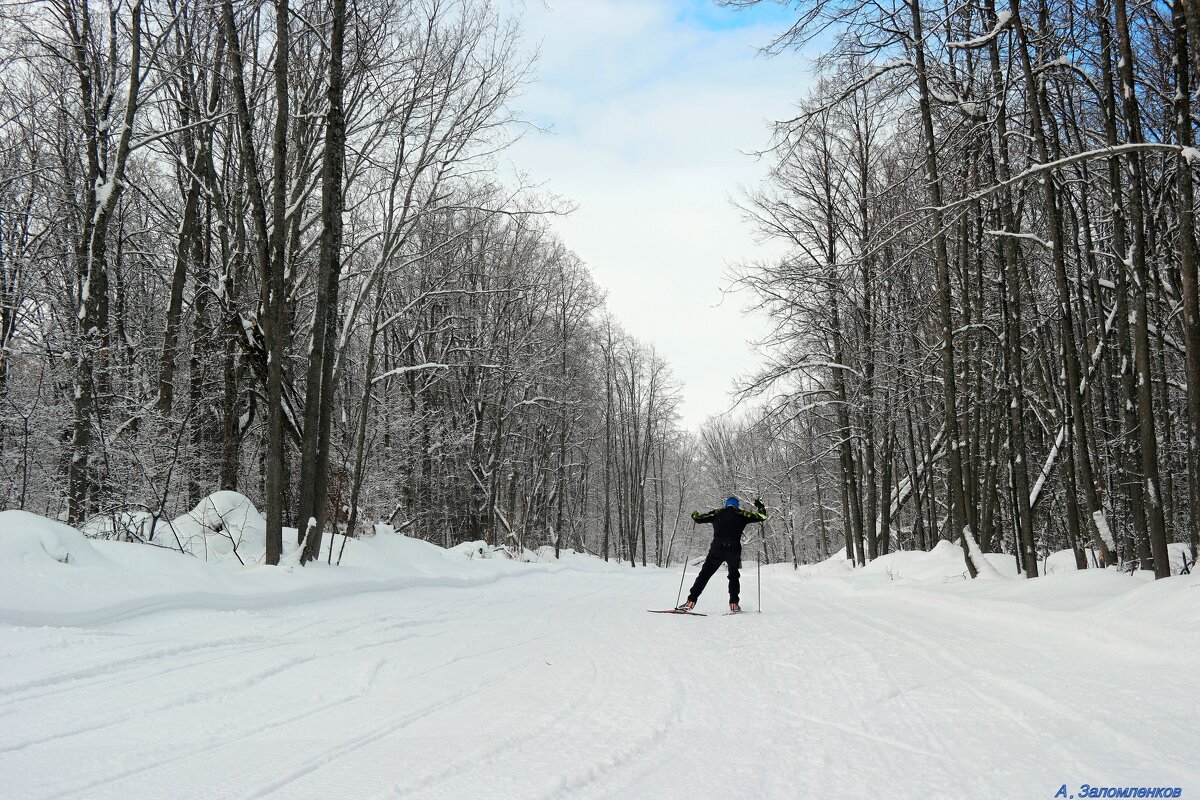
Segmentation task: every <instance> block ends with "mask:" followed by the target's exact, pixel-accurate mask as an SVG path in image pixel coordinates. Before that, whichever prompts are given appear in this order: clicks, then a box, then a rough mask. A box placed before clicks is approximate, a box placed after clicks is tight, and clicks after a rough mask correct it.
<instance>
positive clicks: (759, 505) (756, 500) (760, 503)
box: [754, 497, 767, 511]
mask: <svg viewBox="0 0 1200 800" xmlns="http://www.w3.org/2000/svg"><path fill="white" fill-rule="evenodd" d="M754 507H755V508H757V509H758V510H759V511H766V510H767V509H766V508H765V507H764V506H763V501H762V500H760V499H759V498H757V497H756V498H754Z"/></svg>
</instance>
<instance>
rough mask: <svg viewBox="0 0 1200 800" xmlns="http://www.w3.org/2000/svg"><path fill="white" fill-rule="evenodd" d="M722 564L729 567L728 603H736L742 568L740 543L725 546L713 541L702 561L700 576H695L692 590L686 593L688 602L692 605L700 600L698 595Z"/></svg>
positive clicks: (739, 589)
mask: <svg viewBox="0 0 1200 800" xmlns="http://www.w3.org/2000/svg"><path fill="white" fill-rule="evenodd" d="M722 564H728V565H729V602H731V603H736V602H738V593H739V592H740V591H741V588H742V587H741V573H740V570H741V567H742V545H741V543H740V542H739V543H735V544H726V543H723V542H718V541H714V542H713V543H712V546H711V547H709V548H708V556H707V557H706V558H705V559H704V566H702V567H700V574H699V575H697V576H696V582H695V583H693V584H692V590H691V591H690V592H688V600H691V601H692V602H693V603H694V602H696V601H697V600H699V599H700V593H701V592H703V591H704V587H705V586H707V585H708V579H709V578H711V577H712V576H713V575H714V574H716V571H717V569H719V568H720V566H721V565H722Z"/></svg>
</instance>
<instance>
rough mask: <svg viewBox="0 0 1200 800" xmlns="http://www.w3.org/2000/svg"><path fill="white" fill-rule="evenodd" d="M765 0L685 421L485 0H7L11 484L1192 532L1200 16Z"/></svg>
mask: <svg viewBox="0 0 1200 800" xmlns="http://www.w3.org/2000/svg"><path fill="white" fill-rule="evenodd" d="M755 2H756V0H732V1H731V2H725V3H724V4H725V5H731V6H747V5H754V4H755ZM787 5H788V7H789V8H791V9H793V10H794V11H795V24H794V25H793V26H792V27H790V28H788V29H786V30H784V31H781V32H780V35H779V37H778V38H777V39H776V40H775V41H774V42H771V43H767V49H768V50H782V49H787V48H795V47H804V48H819V49H820V50H821V51H822V54H821V56H820V58H819V59H818V62H817V74H816V78H815V79H814V80H812V81H811V82H810V83H811V90H810V91H809V92H808V93H807V95H806V96H805V97H804V98H802V99H801V101H800V103H799V105H798V109H797V113H796V116H795V117H794V118H792V119H787V120H782V121H780V122H779V123H778V124H777V125H776V126H775V131H774V137H773V139H772V141H771V142H770V143H769V147H767V149H766V150H765V151H764V156H765V158H767V159H768V160H769V163H770V166H771V170H770V175H769V178H768V180H767V181H766V182H764V183H763V184H762V185H761V186H759V187H756V188H754V189H752V190H751V191H750V192H749V193H748V194H747V195H746V197H745V198H744V202H743V204H742V205H743V211H744V212H745V214H746V216H747V217H748V218H749V220H750V223H751V224H753V225H755V226H756V227H757V228H758V230H759V231H760V232H761V233H762V234H764V235H766V236H769V237H773V238H776V239H778V240H780V241H782V242H783V243H784V244H785V245H786V246H787V254H786V256H784V257H782V258H779V259H775V260H772V261H765V262H762V261H760V262H754V263H747V264H745V265H743V266H741V267H738V268H737V269H736V272H735V275H734V277H733V280H734V283H735V285H736V286H737V287H739V288H741V289H743V290H745V291H746V293H747V295H746V296H748V297H750V298H751V299H752V301H753V303H754V305H755V307H756V308H757V309H758V310H759V311H760V312H764V313H766V314H767V315H768V317H769V319H770V321H771V324H772V328H771V332H770V334H769V336H768V337H767V339H766V340H765V341H763V342H762V349H763V352H764V353H765V354H766V361H765V366H764V367H763V368H762V369H761V370H760V371H758V372H757V373H755V374H752V375H749V376H747V377H746V379H745V381H744V382H743V384H742V385H741V386H740V387H739V389H740V393H741V397H742V398H743V399H744V400H746V401H747V402H746V404H745V405H744V406H743V409H745V410H744V411H742V412H741V416H725V417H721V418H717V419H713V420H710V421H709V422H708V423H706V424H705V425H703V426H702V427H701V429H700V430H699V431H697V432H694V433H693V432H688V431H685V430H683V429H682V428H681V426H680V425H679V422H678V419H677V417H678V408H679V403H680V402H681V399H680V386H679V383H678V381H677V380H676V379H675V378H674V377H673V376H672V374H671V371H670V368H669V365H668V364H666V363H665V361H664V360H663V359H662V358H661V357H660V355H659V354H658V353H656V352H655V350H654V349H653V347H650V346H647V345H645V344H643V343H641V342H638V341H637V340H636V339H634V338H633V337H631V336H629V335H628V334H627V333H625V332H624V331H623V330H622V329H621V327H620V325H619V324H618V322H617V321H616V320H614V319H613V318H612V316H611V314H609V313H608V311H607V310H606V308H605V300H604V293H603V291H602V290H601V288H600V287H598V286H597V285H596V284H595V282H594V281H593V280H592V278H591V276H590V274H589V271H588V269H587V267H586V265H585V264H583V263H582V261H581V260H580V259H579V258H578V257H577V256H576V255H575V254H574V253H572V252H571V251H570V250H568V249H567V248H566V247H565V246H564V245H563V244H562V243H561V242H560V241H559V240H558V239H557V238H556V237H555V235H554V233H553V218H554V216H555V214H556V213H557V212H558V211H560V210H562V209H561V204H560V203H559V201H557V200H556V199H554V198H552V197H546V196H545V195H544V194H542V193H540V192H539V191H537V190H536V187H535V186H534V185H532V184H526V183H525V182H524V181H525V179H524V178H521V177H519V176H513V175H510V174H509V173H510V172H511V170H508V169H505V168H504V166H503V165H504V160H505V152H506V147H507V146H508V145H509V144H511V143H512V141H513V140H514V138H515V137H517V136H519V135H520V134H521V131H522V124H523V123H522V121H521V118H520V114H519V111H518V109H519V96H520V92H521V89H522V87H523V85H524V84H525V83H526V82H527V81H529V80H530V79H531V78H532V75H533V72H532V70H533V67H534V65H533V64H532V63H531V61H530V60H529V58H528V55H527V52H528V51H527V49H526V48H524V47H523V46H522V43H521V38H520V36H521V32H520V29H519V25H518V24H517V22H516V21H515V20H514V19H512V18H509V17H507V16H506V15H505V14H503V13H501V12H499V11H498V10H497V9H496V8H495V7H493V6H492V5H491V4H490V3H488V2H486V0H366V1H365V2H351V3H347V2H346V0H303V1H302V2H300V1H298V0H272V2H270V3H243V2H235V1H234V0H216V2H199V1H198V0H92V1H91V2H88V0H45V1H42V0H39V2H36V3H5V4H3V5H2V6H0V16H2V18H0V26H2V30H3V36H2V38H0V59H2V62H0V70H2V76H3V80H0V340H2V341H0V347H2V348H3V350H2V354H3V361H2V368H0V448H2V449H0V470H2V475H0V478H2V480H3V485H2V489H0V503H2V504H3V507H5V508H22V509H29V510H32V511H37V512H39V513H43V514H47V515H49V516H53V517H58V518H61V519H64V520H67V521H69V522H70V523H72V524H76V525H82V524H87V523H88V522H89V521H95V520H97V519H101V520H108V521H109V522H108V523H106V524H104V525H100V526H99V527H98V528H96V527H95V526H93V529H96V530H106V531H108V532H109V533H108V535H115V536H120V537H123V538H130V539H142V540H146V539H150V538H151V537H152V536H154V531H155V530H156V528H155V523H156V521H157V520H158V519H159V518H170V517H172V516H175V515H178V514H180V513H183V512H185V511H187V510H188V509H189V508H192V507H193V506H195V504H196V503H197V502H199V501H200V500H201V499H202V498H203V497H205V496H206V495H208V494H209V493H211V492H213V491H216V490H220V489H231V490H236V491H240V492H242V493H244V494H246V495H248V496H250V497H251V498H252V499H253V500H254V501H255V503H256V504H258V505H259V507H260V508H263V509H265V511H266V518H267V523H268V539H267V542H268V546H267V552H266V554H265V558H266V560H267V561H268V562H272V563H273V562H275V561H277V560H278V559H279V557H280V555H281V552H282V549H283V535H284V534H283V530H284V528H285V527H286V528H295V529H296V530H297V533H296V536H297V538H298V539H299V540H301V541H303V543H304V545H305V549H304V554H305V557H306V558H313V557H316V555H317V554H318V552H319V551H320V547H321V543H322V541H323V539H324V537H325V534H326V533H327V532H328V531H330V530H339V531H348V532H351V533H358V532H362V531H367V530H370V529H371V528H372V526H375V525H378V524H380V523H383V524H387V525H390V526H392V527H394V528H397V529H399V530H402V531H404V532H406V533H410V534H412V535H417V536H421V537H424V538H428V539H431V540H433V541H436V542H438V543H440V544H455V543H457V542H461V541H468V540H477V539H483V540H486V541H487V542H488V543H489V544H491V545H493V546H503V547H508V548H515V549H519V548H523V547H529V548H536V547H539V546H543V545H552V546H553V547H555V548H556V549H557V548H560V547H572V548H575V549H578V550H583V551H587V552H592V553H596V554H599V555H602V556H604V557H606V558H618V559H623V560H627V561H628V562H629V563H631V564H646V563H651V562H653V563H659V564H664V563H668V562H670V561H671V560H672V558H674V559H676V560H678V558H679V557H680V555H681V554H682V553H686V552H688V550H689V548H691V547H692V543H691V538H690V537H689V536H687V534H689V533H690V532H691V531H692V526H691V524H690V520H688V519H687V514H688V512H689V511H690V510H691V509H693V508H697V507H706V506H708V505H711V504H712V503H715V502H717V501H718V500H719V498H720V497H722V496H724V495H725V494H729V493H739V494H741V495H742V496H743V498H744V499H749V498H751V497H753V496H756V495H761V496H762V497H763V498H764V499H765V500H766V501H767V504H768V507H769V508H770V510H771V520H770V521H769V522H768V523H767V524H766V525H765V526H763V528H764V530H763V532H762V536H761V537H759V542H758V544H759V545H760V547H762V548H763V555H764V556H765V558H766V559H767V560H768V561H774V560H785V559H790V560H792V561H793V562H799V561H805V560H812V559H820V558H825V557H827V556H829V555H831V554H834V553H836V552H839V551H843V550H844V554H845V556H846V557H847V558H849V559H853V560H854V561H856V562H857V563H865V562H866V561H869V560H870V559H872V558H875V557H877V556H878V555H880V554H883V553H886V552H888V551H890V550H893V549H897V548H905V549H928V548H931V547H932V546H934V545H935V544H936V543H937V542H938V541H939V540H950V541H958V542H960V543H961V545H962V547H963V552H964V560H965V570H966V571H967V572H969V573H970V574H972V575H974V574H975V573H976V572H977V571H979V570H980V569H986V565H985V562H984V560H983V559H982V558H981V553H987V552H1005V553H1010V554H1012V555H1013V557H1014V558H1016V559H1017V562H1018V564H1019V566H1020V567H1021V568H1022V569H1023V570H1024V572H1025V574H1026V575H1028V576H1030V577H1032V576H1035V575H1036V574H1037V573H1038V569H1039V567H1038V560H1039V558H1043V557H1044V556H1045V555H1046V554H1047V553H1048V552H1050V551H1054V550H1059V549H1070V550H1072V551H1073V552H1074V553H1075V558H1076V562H1077V564H1078V565H1079V566H1080V567H1085V566H1103V565H1110V564H1121V565H1122V566H1126V567H1130V568H1137V567H1140V568H1146V569H1153V570H1154V571H1155V574H1157V575H1159V576H1163V575H1167V574H1169V573H1170V570H1171V564H1170V563H1169V559H1170V555H1169V553H1170V552H1171V551H1170V550H1169V545H1170V544H1171V543H1174V542H1183V543H1187V544H1189V545H1190V551H1189V552H1190V554H1191V555H1190V557H1191V558H1193V559H1194V557H1195V553H1196V544H1197V526H1198V525H1200V513H1198V507H1200V464H1198V456H1200V447H1198V446H1197V443H1198V442H1200V331H1198V326H1197V289H1196V244H1195V238H1196V237H1195V215H1194V204H1195V187H1194V183H1195V180H1194V168H1195V166H1196V164H1195V160H1196V156H1197V150H1196V149H1194V148H1193V137H1194V126H1195V123H1196V118H1195V115H1194V111H1193V105H1194V104H1193V102H1192V98H1193V93H1194V92H1193V86H1194V85H1195V79H1196V77H1197V76H1196V65H1197V64H1198V63H1200V10H1197V9H1195V8H1193V4H1192V3H1184V2H1178V3H1175V4H1174V5H1173V6H1168V5H1165V4H1158V3H1145V4H1139V5H1127V4H1126V3H1125V0H1104V2H1098V3H1095V2H1086V1H1085V0H1059V1H1058V2H1050V1H1049V0H1039V2H1038V3H1037V4H1032V5H1028V6H1026V5H1022V4H1021V3H1020V2H1018V1H1016V0H1012V1H1010V2H1008V3H1007V4H1006V5H997V4H996V2H994V0H975V1H974V2H969V3H967V4H962V5H947V4H942V5H931V4H926V3H923V2H922V0H909V2H906V3H884V4H876V3H870V4H862V3H857V2H853V1H852V0H851V1H850V2H847V0H818V1H817V2H813V1H812V0H805V2H799V3H788V4H787ZM731 13H732V12H731ZM797 85H798V91H799V90H800V88H801V83H800V81H798V84H797ZM147 521H149V524H147ZM325 540H326V541H327V539H325ZM148 543H150V544H160V545H161V546H171V544H170V542H168V541H164V540H162V539H156V540H155V541H151V542H148Z"/></svg>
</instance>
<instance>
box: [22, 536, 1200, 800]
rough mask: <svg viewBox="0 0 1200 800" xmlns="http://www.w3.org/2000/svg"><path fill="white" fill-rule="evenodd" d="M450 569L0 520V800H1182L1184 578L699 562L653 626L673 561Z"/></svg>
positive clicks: (1191, 581) (1199, 780) (1195, 642)
mask: <svg viewBox="0 0 1200 800" xmlns="http://www.w3.org/2000/svg"><path fill="white" fill-rule="evenodd" d="M66 553H70V556H69V557H67V556H65V554H66ZM472 554H474V555H476V556H478V555H479V552H478V549H474V550H473V549H472V548H471V546H467V547H463V548H459V549H458V550H455V551H444V550H441V549H439V548H436V547H433V546H432V545H427V544H425V543H422V542H417V541H414V540H411V539H406V538H404V537H401V536H397V535H394V534H388V535H381V536H377V537H374V538H373V539H370V540H365V541H362V542H356V541H351V542H350V543H349V546H348V547H347V550H346V558H345V560H344V563H346V564H347V566H343V567H341V568H333V567H318V568H305V569H299V568H296V569H293V570H290V571H289V570H287V569H274V568H265V567H253V568H248V569H240V568H239V569H233V568H231V567H229V566H228V564H227V563H225V562H222V563H221V564H205V563H203V562H201V561H199V560H198V559H195V558H189V557H184V556H181V555H179V554H178V553H171V552H169V551H166V550H157V549H155V548H149V547H145V546H139V545H127V544H115V543H104V542H92V543H90V544H89V542H88V541H86V540H83V539H82V537H78V536H77V535H75V534H73V533H72V532H71V531H70V530H69V529H65V528H61V527H60V526H57V525H55V524H54V523H50V522H48V521H43V520H40V519H39V518H36V517H32V515H24V516H17V517H13V516H11V515H10V514H9V513H6V514H4V515H0V775H2V776H3V778H0V796H3V797H5V798H10V797H11V798H21V799H22V800H23V799H24V798H50V797H74V798H122V799H125V798H199V797H203V798H257V797H274V798H395V797H413V798H560V797H563V798H566V797H570V798H575V797H578V798H593V797H618V798H730V797H737V798H808V797H821V798H876V797H878V798H909V797H911V798H931V797H932V798H937V797H958V796H962V797H975V796H997V797H999V796H1003V797H1046V798H1049V797H1053V796H1054V794H1055V792H1057V791H1058V789H1059V787H1060V785H1062V784H1067V785H1068V788H1069V789H1071V790H1072V791H1073V790H1074V789H1076V788H1077V787H1078V786H1079V785H1080V784H1082V783H1089V784H1091V785H1093V786H1109V785H1111V786H1122V787H1123V786H1141V785H1145V786H1155V787H1157V786H1181V787H1183V788H1184V796H1189V795H1190V794H1192V793H1195V792H1200V768H1198V767H1197V766H1196V765H1195V758H1194V755H1195V752H1196V749H1197V745H1198V744H1200V734H1198V733H1197V731H1198V730H1200V726H1197V724H1196V718H1197V711H1198V708H1197V700H1196V693H1195V691H1194V690H1193V688H1192V686H1193V684H1194V680H1195V676H1196V674H1197V667H1200V634H1198V633H1197V631H1198V630H1200V585H1198V584H1200V579H1198V578H1196V577H1192V576H1181V577H1175V578H1171V579H1168V580H1165V581H1158V582H1150V581H1148V580H1146V579H1145V578H1144V577H1142V576H1138V577H1130V576H1127V575H1122V574H1118V573H1116V572H1113V571H1107V572H1099V571H1087V572H1082V573H1076V572H1069V571H1066V570H1060V571H1057V572H1055V573H1054V574H1052V575H1050V576H1049V577H1045V578H1041V579H1039V580H1036V581H1018V580H993V581H987V582H968V581H965V580H964V579H963V578H962V561H961V556H960V555H959V554H958V551H956V550H955V549H954V548H953V547H951V546H949V545H943V546H941V547H939V549H938V550H937V551H936V552H935V553H933V554H918V553H900V554H895V555H892V556H888V557H887V558H886V559H883V560H881V561H879V562H876V563H875V564H873V565H871V566H870V567H868V568H866V569H863V570H858V571H856V572H854V573H850V572H849V570H847V569H846V568H845V566H844V565H843V564H841V563H840V562H837V561H830V562H826V563H825V564H823V565H820V566H818V567H808V568H804V569H802V570H801V571H799V572H797V571H793V570H792V569H791V567H790V566H772V567H769V568H765V569H764V570H763V574H762V611H763V613H762V614H743V615H741V616H739V617H726V616H720V615H719V613H718V612H719V611H721V610H722V609H723V606H724V600H725V598H724V596H723V594H722V592H723V590H724V575H723V573H721V574H718V576H717V577H716V578H714V580H713V582H712V583H711V584H710V585H709V588H708V590H707V591H706V593H705V595H704V596H703V598H702V599H701V603H700V609H699V610H701V611H707V612H710V613H711V614H713V616H709V617H704V618H693V619H688V618H681V617H677V616H670V615H652V614H647V613H645V609H647V608H664V607H668V606H670V605H672V604H673V603H674V600H675V593H676V589H677V587H678V583H679V573H678V571H677V570H671V571H667V570H656V569H653V568H651V569H642V568H640V567H639V568H637V569H635V570H630V569H629V568H628V566H625V567H615V566H612V565H605V564H603V562H598V561H596V560H594V559H590V558H586V557H582V556H571V557H569V558H567V559H565V560H564V562H563V563H562V564H554V565H550V564H522V563H517V562H513V561H506V560H502V559H483V558H478V557H476V558H470V557H469V556H471V555H472ZM64 562H65V563H64ZM1003 566H1004V565H1003V564H1002V565H1001V572H1004V571H1005V570H1004V569H1003ZM1008 573H1009V574H1011V569H1009V570H1008ZM754 575H755V573H754V568H753V564H752V563H748V564H747V565H746V569H745V571H744V581H743V583H744V587H745V588H744V589H743V602H744V603H745V604H746V605H748V606H750V607H754V606H756V605H757V600H756V587H755V579H754Z"/></svg>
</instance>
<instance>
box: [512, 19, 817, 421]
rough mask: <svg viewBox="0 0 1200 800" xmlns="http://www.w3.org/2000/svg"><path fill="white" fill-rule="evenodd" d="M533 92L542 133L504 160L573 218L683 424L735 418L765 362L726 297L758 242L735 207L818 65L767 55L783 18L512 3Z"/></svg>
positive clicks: (758, 323)
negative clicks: (738, 388) (731, 270)
mask: <svg viewBox="0 0 1200 800" xmlns="http://www.w3.org/2000/svg"><path fill="white" fill-rule="evenodd" d="M512 2H513V4H514V8H515V9H516V10H517V11H518V13H520V14H521V15H522V17H523V28H524V30H525V38H526V41H527V43H528V46H529V47H530V48H531V49H532V48H535V47H536V48H538V50H539V52H540V59H539V64H538V67H537V80H536V81H535V82H534V83H533V84H532V85H531V86H529V87H528V89H527V90H526V92H525V94H524V96H523V97H522V98H521V99H520V100H519V101H518V103H517V107H518V108H520V109H521V110H522V111H523V112H524V114H525V115H526V116H527V118H529V119H530V120H532V121H535V122H537V123H538V124H539V125H542V126H546V127H547V128H548V129H549V130H548V131H546V132H537V131H532V132H530V133H528V134H527V135H526V136H525V137H524V138H523V139H522V140H521V141H520V142H519V143H518V144H517V145H516V147H515V148H513V150H512V152H511V153H510V154H509V157H510V158H511V160H512V161H513V163H514V165H515V167H516V168H518V169H520V170H523V171H525V172H527V173H528V175H529V177H530V178H532V179H534V180H537V181H544V182H545V186H546V188H547V189H548V190H549V191H552V192H554V193H556V194H558V195H560V196H562V197H564V198H567V199H570V200H572V201H574V202H575V203H576V204H577V205H578V210H577V211H575V212H574V213H573V214H572V215H571V216H570V217H567V218H565V219H561V220H558V221H557V222H556V223H555V228H556V230H557V231H558V232H559V234H560V235H561V236H562V238H563V239H564V241H565V242H566V244H567V245H568V246H569V247H571V248H572V249H573V250H575V251H576V252H577V253H578V254H579V255H580V256H581V257H582V258H583V259H584V260H585V261H586V262H587V263H588V265H589V266H590V267H591V270H592V273H593V274H594V275H595V277H596V281H597V282H598V283H599V284H600V285H601V286H602V287H604V288H605V289H606V290H607V291H608V302H609V306H610V308H612V310H613V312H614V313H615V314H616V316H617V318H618V319H620V321H621V323H622V324H623V325H624V326H625V327H626V329H627V330H629V331H630V333H632V334H633V335H635V336H637V337H638V338H640V339H642V340H644V341H647V342H651V343H653V344H655V346H656V347H658V349H659V350H660V351H661V352H662V353H663V354H664V355H665V356H666V358H667V359H668V360H669V361H670V362H671V364H672V367H673V369H674V371H675V373H676V375H677V377H678V378H679V379H680V380H681V381H683V382H684V384H685V386H684V390H683V396H684V399H685V405H684V407H683V409H682V411H683V419H684V422H685V424H687V425H689V426H691V427H695V426H696V425H698V424H699V423H700V422H701V421H702V420H703V419H704V418H706V417H708V416H710V415H713V414H719V413H721V412H723V411H724V410H725V409H726V408H727V407H728V401H727V395H726V393H727V390H728V389H729V387H730V386H731V384H732V382H733V380H734V379H735V378H736V377H737V376H738V375H739V374H741V373H743V372H745V371H746V370H748V369H752V368H753V367H754V366H755V365H756V364H757V363H758V360H757V358H756V356H755V354H754V352H753V349H752V348H751V347H750V345H749V344H748V341H749V340H753V339H755V338H757V337H759V336H761V335H762V333H763V332H764V325H763V321H762V320H758V319H754V318H752V317H747V316H745V315H743V314H742V312H741V308H742V306H743V305H744V302H745V301H744V300H743V299H741V298H738V297H736V296H734V297H728V296H724V295H723V293H722V289H723V288H724V287H725V286H726V285H727V278H726V276H727V272H728V267H729V265H730V264H731V263H735V262H739V261H745V260H751V259H760V258H764V257H767V256H770V255H771V254H773V253H775V252H777V249H776V248H777V245H776V246H773V245H771V244H769V243H767V244H764V243H760V242H758V241H756V237H755V235H754V232H753V231H752V230H751V229H750V227H749V226H747V225H746V224H745V223H744V222H743V221H742V219H741V216H740V212H739V211H738V210H737V209H736V208H735V207H734V205H733V200H732V198H733V197H735V196H737V195H738V194H739V192H740V187H742V186H752V185H755V184H757V183H758V182H759V181H760V180H761V177H762V175H763V173H764V165H763V164H761V163H758V162H756V161H755V160H754V159H753V158H751V157H749V156H747V155H745V154H744V152H746V151H752V150H755V149H757V148H761V147H762V146H763V145H764V144H766V142H767V140H768V138H769V122H770V121H771V120H774V119H780V118H786V117H789V116H791V111H792V108H793V103H794V102H795V101H796V100H798V99H799V98H800V97H801V96H802V95H803V93H804V91H805V89H806V86H807V82H808V78H807V75H808V64H807V62H806V61H805V60H804V59H803V58H802V57H801V56H799V55H797V54H785V55H782V56H777V57H774V58H766V57H763V56H761V55H759V53H758V48H760V47H762V46H763V45H765V44H767V43H769V42H770V41H771V38H772V37H773V36H774V35H777V34H778V33H779V32H780V31H781V30H783V29H785V27H786V25H787V23H788V20H789V18H790V16H789V15H790V13H791V12H789V11H788V9H787V8H786V7H781V6H779V5H778V4H776V3H773V2H767V3H763V4H760V5H759V6H757V7H755V8H753V9H750V10H744V11H737V10H734V9H728V8H720V7H717V6H716V5H715V4H711V3H708V2H704V0H550V2H547V3H543V2H541V0H528V2H522V0H512Z"/></svg>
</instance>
